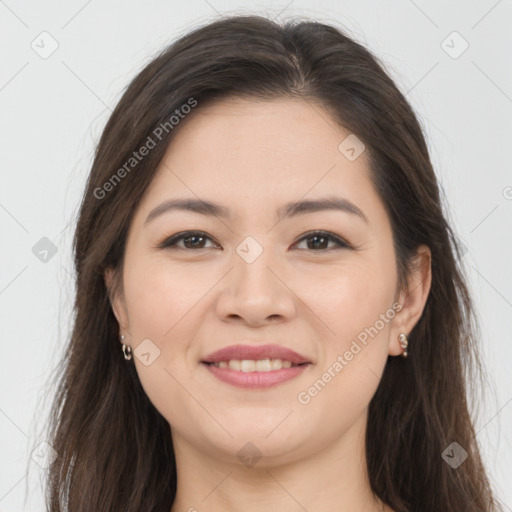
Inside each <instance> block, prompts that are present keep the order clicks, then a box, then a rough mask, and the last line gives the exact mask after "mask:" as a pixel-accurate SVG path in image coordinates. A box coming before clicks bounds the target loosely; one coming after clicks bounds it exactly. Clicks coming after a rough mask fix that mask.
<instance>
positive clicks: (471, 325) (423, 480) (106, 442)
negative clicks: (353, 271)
mask: <svg viewBox="0 0 512 512" xmlns="http://www.w3.org/2000/svg"><path fill="white" fill-rule="evenodd" d="M235 96H238V97H246V98H253V99H263V100H265V99H275V98H283V97H287V98H301V99H305V100H306V101H309V102H311V104H312V105H314V104H315V103H316V104H317V105H322V106H324V107H326V108H327V110H328V111H329V112H330V113H331V117H332V119H333V120H335V121H336V122H337V123H339V124H340V125H342V126H344V127H345V128H347V129H348V130H349V131H350V132H351V133H354V134H356V135H357V137H358V138H359V139H361V140H362V141H363V142H364V144H365V146H366V148H367V151H368V154H369V156H370V163H371V176H372V181H373V184H374V186H375V188H376V190H377V191H378V193H379V195H380V197H381V199H382V201H383V203H384V205H385V207H386V209H387V212H388V215H389V218H390V221H391V225H392V230H393V238H394V244H395V250H396V258H397V266H398V270H399V285H400V286H404V285H405V282H406V278H407V276H408V271H409V269H410V266H409V265H410V262H411V258H412V256H413V255H414V252H415V249H417V247H418V246H419V245H420V244H425V245H427V246H428V247H429V248H430V250H431V253H432V285H431V291H430V294H429V297H428V300H427V303H426V307H425V309H424V312H423V315H422V317H421V318H420V320H419V322H418V323H417V325H416V327H415V328H414V330H413V331H412V333H411V334H410V339H411V347H412V350H411V351H410V354H409V357H408V358H407V359H403V358H400V357H389V358H388V362H387V365H386V368H385V371H384V374H383V376H382V379H381V382H380V385H379V387H378V389H377V391H376V393H375V396H374V397H373V399H372V401H371V403H370V406H369V416H368V424H367V434H366V458H367V464H368V471H369V479H370V484H371V488H372V490H373V491H374V492H375V494H376V495H377V496H378V497H379V498H380V499H381V500H382V501H383V502H384V503H386V504H387V505H389V506H390V507H391V508H393V510H395V511H397V512H423V511H428V512H448V511H454V510H464V512H477V511H478V512H483V511H486V512H491V511H497V510H501V509H500V508H498V507H499V503H498V502H497V499H496V498H495V497H493V493H492V490H491V486H490V483H489V480H488V477H487V475H486V472H485V469H484V466H483V464H482V461H481V458H480V453H479V448H478V445H477V441H476V436H475V431H474V428H473V425H472V420H471V415H470V412H469V405H468V403H469V402H468V401H469V398H470V397H471V396H472V395H471V393H470V388H471V387H472V386H468V383H469V382H477V380H478V379H480V378H481V377H482V375H483V371H482V364H481V362H480V360H479V356H478V352H477V349H476V343H475V341H476V338H477V336H476V335H475V332H476V331H475V321H474V314H473V311H472V305H471V300H470V296H469V293H468V290H467V288H466V284H465V280H464V277H463V274H462V272H461V270H460V268H459V264H458V259H459V257H460V250H459V246H458V244H457V241H456V238H455V236H454V234H453V232H452V229H451V228H450V226H449V224H448V222H447V220H446V219H447V216H446V213H445V212H443V205H442V201H441V198H440V189H439V186H438V184H437V180H436V176H435V174H434V171H433V167H432V164H431V161H430V157H429V153H428V150H427V145H426V143H425V139H424V135H423V133H422V129H421V127H420V124H419V122H418V120H417V118H416V116H415V114H414V113H413V110H412V109H411V107H410V105H409V104H408V102H407V101H406V99H405V97H404V95H403V94H402V93H401V92H400V91H399V89H398V88H397V86H396V85H395V84H394V83H393V81H392V80H391V79H390V77H389V76H388V75H387V74H386V72H385V70H384V67H383V65H382V64H380V63H379V62H378V60H377V58H376V57H374V56H373V55H372V54H371V53H370V52H369V51H368V50H367V49H365V48H364V47H363V46H361V45H360V44H358V43H357V42H355V41H354V40H353V39H351V38H350V37H348V36H347V35H346V34H344V33H343V31H341V30H339V29H338V28H335V27H333V26H329V25H326V24H323V23H319V22H314V21H310V20H306V21H303V20H302V21H301V20H292V21H288V22H287V23H285V24H283V25H279V24H277V23H275V22H273V21H270V20H268V19H266V18H263V17H259V16H232V17H227V18H224V19H222V20H219V21H215V22H213V23H210V24H208V25H206V26H203V27H200V28H197V29H195V30H194V31H192V32H190V33H189V34H187V35H185V36H184V37H182V38H180V39H179V40H177V41H176V42H174V43H173V44H171V45H170V46H169V47H168V48H166V49H165V50H164V51H163V52H162V53H160V54H159V55H158V56H156V57H155V58H154V59H153V60H152V61H151V62H150V63H149V64H147V65H146V66H145V67H144V69H143V70H142V71H141V72H140V73H139V74H138V75H137V76H136V77H135V79H134V80H133V81H132V82H131V83H130V85H129V86H128V87H127V89H126V91H125V92H124V94H123V96H122V98H121V100H120V101H119V103H118V104H117V106H116V108H115V109H114V111H113V113H112V115H111V116H110V118H109V120H108V122H107V125H106V127H105V129H104V131H103V134H102V136H101V139H100V141H99V143H98V146H97V150H96V154H95V158H94V162H93V165H92V169H91V172H90V175H89V177H88V182H87V186H86V190H85V193H84V195H83V200H82V203H81V207H80V213H79V219H78V224H77V227H76V232H75V237H74V242H73V250H74V262H75V266H76V298H75V303H74V313H75V317H74V326H73V330H72V335H71V338H70V340H69V344H68V345H67V349H66V352H65V353H64V355H63V357H62V361H61V362H60V363H59V366H58V368H59V369H58V373H59V381H58V389H57V391H56V396H55V400H54V403H53V407H52V410H51V414H50V419H49V432H50V435H49V437H48V441H49V442H50V443H51V445H52V446H53V448H54V449H55V450H56V452H57V454H58V458H57V459H56V460H55V461H54V462H53V463H52V464H51V466H50V467H49V469H48V481H47V506H48V509H49V510H50V511H52V512H57V511H61V510H67V511H70V512H86V511H87V512H89V511H91V510H97V511H109V512H114V511H118V512H130V511H133V512H140V511H141V510H144V511H152V512H160V511H164V512H169V510H170V508H171V506H172V503H173V501H174V498H175V493H176V466H175V459H174V452H173V447H172V439H171V434H170V429H169V424H168V423H167V421H166V420H165V419H164V417H163V416H162V415H161V414H160V413H159V412H158V411H157V410H156V409H155V407H154V406H153V405H152V403H151V402H150V400H149V399H148V397H147V395H146V393H145V392H144V390H143V388H142V386H141V384H140V382H139V379H138V376H137V373H136V371H135V367H134V365H133V364H126V361H125V360H124V359H123V357H122V353H121V350H120V343H119V340H118V332H119V326H118V324H117V321H116V318H115V316H114V314H113V312H112V309H111V306H110V300H109V291H108V290H107V288H106V285H105V282H104V272H105V270H106V269H108V268H113V269H117V270H119V269H121V268H122V264H123V254H124V247H125V242H126V236H127V230H128V227H129V225H130V222H131V218H132V215H133V212H134V211H135V209H136V206H137V204H138V202H139V200H140V199H141V197H142V195H143V194H144V191H145V190H146V188H147V186H148V184H149V183H150V182H151V180H152V178H153V176H154V174H155V171H156V169H157V167H158V164H159V162H160V161H161V159H162V157H163V155H164V152H165V151H166V148H167V146H168V144H169V142H170V140H171V139H172V137H173V135H174V133H175V132H176V131H177V130H179V129H180V124H179V121H178V122H175V121H170V120H171V118H172V116H175V119H178V118H179V119H181V118H182V117H183V115H184V114H183V113H186V112H188V111H190V110H192V112H190V114H187V115H190V116H193V115H194V112H193V110H194V108H195V109H201V108H203V107H204V106H205V105H207V104H208V103H209V102H211V101H214V100H215V99H218V98H221V97H223V98H226V97H235ZM193 102H195V105H197V106H194V107H193V108H192V107H190V108H188V110H187V109H185V107H184V105H189V106H190V105H192V104H193ZM157 134H158V136H157ZM149 139H151V140H152V141H153V142H154V143H155V144H154V146H153V147H151V150H150V151H149V152H147V154H146V156H144V158H141V159H137V161H136V163H135V162H134V161H132V160H131V159H132V158H133V154H134V152H136V151H138V150H139V148H141V146H143V145H144V144H148V141H149ZM128 163H129V164H128ZM120 169H124V172H122V171H120ZM116 275H117V276H118V277H117V282H116V283H114V286H116V285H119V272H118V274H116ZM56 372H57V371H56ZM452 442H457V443H458V444H459V445H460V446H461V447H462V448H463V449H464V450H465V451H466V452H467V453H468V458H467V459H466V460H465V461H464V462H463V463H462V464H461V465H460V466H459V467H457V468H453V467H451V466H450V465H449V464H448V463H447V462H446V461H445V460H443V457H442V453H443V451H444V450H445V449H446V448H447V447H448V446H449V445H450V444H451V443H452Z"/></svg>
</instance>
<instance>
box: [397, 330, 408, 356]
mask: <svg viewBox="0 0 512 512" xmlns="http://www.w3.org/2000/svg"><path fill="white" fill-rule="evenodd" d="M398 341H399V342H400V346H401V347H402V349H403V352H402V357H407V345H408V344H409V338H407V334H404V333H403V332H402V333H400V336H398Z"/></svg>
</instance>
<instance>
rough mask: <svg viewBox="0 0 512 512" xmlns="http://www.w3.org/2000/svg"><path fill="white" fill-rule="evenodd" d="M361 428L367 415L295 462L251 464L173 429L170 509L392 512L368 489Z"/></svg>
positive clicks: (275, 459)
mask: <svg viewBox="0 0 512 512" xmlns="http://www.w3.org/2000/svg"><path fill="white" fill-rule="evenodd" d="M365 430H366V413H365V414H364V415H363V416H361V417H360V419H359V420H358V421H357V422H356V423H354V424H353V425H352V426H351V428H350V430H348V431H347V432H345V434H344V435H343V436H342V438H340V439H338V441H337V442H336V443H332V442H328V443H326V444H325V445H324V446H321V447H320V449H315V450H314V451H313V453H306V452H305V453H304V454H303V455H302V456H300V457H299V458H295V459H293V460H291V459H289V457H290V455H289V454H285V455H286V456H287V457H288V460H287V461H286V462H283V460H284V457H285V456H283V457H277V456H276V457H262V458H261V459H260V460H258V461H257V462H256V463H255V464H254V465H253V466H250V467H247V466H245V465H244V464H242V462H241V461H240V460H239V459H238V458H237V457H236V456H235V457H229V456H226V454H225V453H224V454H220V453H218V454H215V453H213V452H212V453H209V454H207V455H206V454H205V451H204V450H197V449H196V448H195V447H194V446H192V445H191V444H189V443H188V442H187V441H186V440H185V439H184V438H183V437H182V436H180V435H179V434H177V433H176V432H174V431H173V432H172V435H173V444H174V451H175V456H176V467H177V471H178V475H177V476H178V479H177V482H178V488H177V493H176V499H175V501H174V504H173V506H172V508H171V512H194V511H201V510H206V509H207V510H208V511H210V512H221V511H222V512H235V511H239V510H244V511H246V512H259V511H261V510H262V509H263V510H279V511H280V512H292V511H293V512H296V511H298V510H307V511H310V512H313V511H316V510H332V511H336V512H392V511H391V509H389V508H388V507H386V506H384V504H383V503H382V502H381V501H380V500H379V499H378V498H377V497H375V496H374V495H373V493H372V492H371V488H370V483H369V479H368V473H367V466H366V457H365V444H364V436H365ZM239 444H241V445H243V443H239ZM254 444H256V443H254ZM319 446H320V443H318V444H317V446H316V448H318V447H319ZM234 451H235V452H236V451H237V450H234ZM233 459H234V460H233Z"/></svg>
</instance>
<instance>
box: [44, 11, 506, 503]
mask: <svg viewBox="0 0 512 512" xmlns="http://www.w3.org/2000/svg"><path fill="white" fill-rule="evenodd" d="M74 250H75V264H76V279H77V289H76V303H75V309H76V318H75V325H74V330H73V334H72V338H71V340H70V345H69V350H68V352H67V354H66V357H65V360H64V361H63V365H64V371H63V374H62V378H61V381H60V387H59V392H58V395H57V397H56V400H55V403H54V410H53V420H52V423H51V426H50V428H51V433H52V436H51V437H50V439H51V440H52V445H53V448H54V449H55V450H56V451H57V453H58V458H57V459H56V460H55V462H54V463H53V464H52V465H51V467H50V470H49V482H48V488H49V496H48V506H49V509H50V510H52V511H57V510H69V511H72V512H78V511H85V510H87V511H90V510H101V511H123V512H125V511H137V512H138V511H142V510H144V511H166V512H168V511H171V512H181V511H193V510H198V511H202V510H210V511H221V510H222V511H233V510H242V509H243V510H251V511H252V510H254V511H256V510H258V511H260V510H270V509H279V510H283V511H288V510H290V511H291V510H294V511H295V510H308V511H316V510H318V511H323V510H336V511H351V512H354V511H365V512H377V511H387V512H390V511H394V512H405V511H410V512H419V511H422V512H423V511H428V512H434V511H435V512H438V511H458V510H464V511H465V512H472V511H475V512H476V511H478V512H482V511H496V510H499V508H498V507H499V505H498V503H497V500H496V498H494V497H493V494H492V491H491V488H490V485H489V481H488V478H487V476H486V473H485V469H484V467H483V465H482V462H481V458H480V454H479V448H478V445H477V442H476V439H475V432H474V429H473V426H472V421H471V417H470V414H469V412H468V406H467V403H466V400H465V397H466V382H465V379H464V376H465V372H469V371H471V370H474V371H475V374H474V375H475V376H478V375H479V374H478V370H479V359H478V354H477V351H476V347H475V342H474V338H475V337H474V334H473V331H472V325H473V320H472V318H473V317H472V310H471V302H470V298H469V295H468V291H467V289H466V285H465V282H464V280H463V277H462V276H461V273H460V271H459V269H458V266H457V257H456V255H457V254H458V252H457V251H458V248H457V244H456V241H455V240H454V237H453V234H452V231H451V228H450V226H449V224H448V223H447V220H446V219H445V216H444V213H443V210H442V205H441V202H440V192H439V188H438V184H437V181H436V177H435V174H434V172H433V169H432V164H431V162H430V159H429V154H428V151H427V147H426V144H425V140H424V136H423V134H422V130H421V128H420V126H419V124H418V121H417V119H416V117H415V115H414V113H413V111H412V109H411V107H410V106H409V105H408V103H407V101H406V100H405V98H404V97H403V95H402V94H401V93H400V92H399V90H398V89H397V87H396V86H395V84H394V83H393V82H392V80H391V79H390V78H389V77H388V75H387V74H386V72H385V71H384V70H383V68H382V67H381V66H380V65H379V64H378V62H377V60H376V58H375V57H373V56H372V55H371V54H370V53H369V52H368V50H366V49H365V48H363V47H362V46H360V45H359V44H357V43H356V42H354V41H353V40H351V39H350V38H348V37H347V36H346V35H344V34H343V33H341V32H340V31H339V30H338V29H336V28H334V27H330V26H327V25H324V24H320V23H315V22H290V23H288V24H286V25H285V26H279V25H277V24H276V23H274V22H271V21H269V20H267V19H265V18H261V17H256V16H246V17H244V16H238V17H237V16H235V17H230V18H225V19H223V20H220V21H216V22H214V23H211V24H209V25H207V26H205V27H202V28H200V29H197V30H195V31H193V32H192V33H190V34H188V35H186V36H184V37H182V38H181V39H180V40H178V41H177V42H175V43H174V44H172V45H171V46H170V47H169V48H167V49H166V50H165V51H164V52H162V53H161V54H160V55H159V56H158V57H157V58H155V59H154V60H153V61H152V62H150V63H149V64H148V65H147V66H146V67H145V68H144V69H143V70H142V71H141V72H140V73H139V75H138V76H137V77H136V78H135V79H134V80H133V82H132V83H131V84H130V86H129V87H128V89H127V90H126V91H125V93H124V95H123V97H122V98H121V100H120V102H119V104H118V105H117V107H116V108H115V110H114V112H113V113H112V115H111V117H110V119H109V121H108V123H107V125H106V127H105V130H104V132H103V135H102V137H101V140H100V142H99V145H98V148H97V152H96V155H95V159H94V163H93V166H92V170H91V173H90V176H89V180H88V183H87V188H86V191H85V195H84V198H83V202H82V205H81V211H80V217H79V221H78V226H77V229H76V234H75V239H74Z"/></svg>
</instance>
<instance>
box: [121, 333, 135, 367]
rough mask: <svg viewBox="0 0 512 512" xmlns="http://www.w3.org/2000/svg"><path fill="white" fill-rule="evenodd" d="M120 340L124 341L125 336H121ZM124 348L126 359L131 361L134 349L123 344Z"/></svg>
mask: <svg viewBox="0 0 512 512" xmlns="http://www.w3.org/2000/svg"><path fill="white" fill-rule="evenodd" d="M119 339H120V340H121V341H124V335H123V334H121V336H119ZM122 348H123V354H124V358H125V359H126V360H128V361H129V360H130V359H131V358H132V347H130V346H129V345H126V344H124V343H123V347H122Z"/></svg>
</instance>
